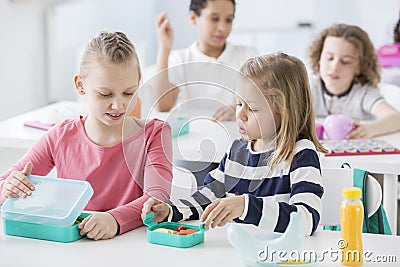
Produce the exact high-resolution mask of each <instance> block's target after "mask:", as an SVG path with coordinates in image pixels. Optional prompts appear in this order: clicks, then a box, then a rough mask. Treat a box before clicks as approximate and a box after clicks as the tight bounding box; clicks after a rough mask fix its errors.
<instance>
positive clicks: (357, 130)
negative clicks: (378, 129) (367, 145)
mask: <svg viewBox="0 0 400 267" xmlns="http://www.w3.org/2000/svg"><path fill="white" fill-rule="evenodd" d="M351 124H352V125H353V126H354V129H353V130H352V131H351V132H350V133H349V134H348V135H347V136H346V139H368V138H372V137H374V129H372V128H371V127H370V125H368V124H361V123H360V122H359V121H353V122H352V123H351Z"/></svg>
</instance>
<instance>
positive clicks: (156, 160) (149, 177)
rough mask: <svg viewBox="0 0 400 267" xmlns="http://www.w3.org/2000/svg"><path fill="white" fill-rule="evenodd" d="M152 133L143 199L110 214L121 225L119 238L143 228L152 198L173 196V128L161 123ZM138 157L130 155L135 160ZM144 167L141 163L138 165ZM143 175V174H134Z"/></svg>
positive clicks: (133, 153)
mask: <svg viewBox="0 0 400 267" xmlns="http://www.w3.org/2000/svg"><path fill="white" fill-rule="evenodd" d="M157 127H158V128H157V129H155V130H153V133H152V134H151V136H152V137H151V139H149V140H147V141H146V142H147V143H148V146H145V147H146V149H147V151H146V155H147V157H146V162H145V163H144V172H143V175H144V176H143V184H141V185H140V186H142V187H143V195H142V196H141V197H139V198H137V199H135V200H133V201H131V202H129V203H127V204H125V205H121V206H119V207H116V208H114V209H112V210H109V211H108V213H110V214H111V215H112V216H113V217H114V218H115V220H116V221H117V222H118V224H119V234H123V233H125V232H127V231H130V230H132V229H134V228H137V227H139V226H142V225H143V221H142V218H141V214H142V208H143V204H144V203H145V202H146V201H147V200H148V199H149V198H151V197H155V198H157V199H160V200H166V199H168V198H169V196H170V192H171V184H172V164H171V159H172V135H171V127H170V126H169V125H168V124H166V123H162V124H159V126H157ZM135 153H137V151H132V153H131V154H130V156H131V159H132V160H135ZM138 164H141V163H138ZM133 175H141V174H139V173H138V174H133Z"/></svg>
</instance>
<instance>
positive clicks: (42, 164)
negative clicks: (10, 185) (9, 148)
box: [0, 126, 58, 203]
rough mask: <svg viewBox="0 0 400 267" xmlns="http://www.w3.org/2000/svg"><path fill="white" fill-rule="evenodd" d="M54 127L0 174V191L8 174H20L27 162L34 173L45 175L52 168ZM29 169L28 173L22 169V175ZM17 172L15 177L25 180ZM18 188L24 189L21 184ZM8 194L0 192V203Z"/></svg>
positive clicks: (3, 190) (55, 131)
mask: <svg viewBox="0 0 400 267" xmlns="http://www.w3.org/2000/svg"><path fill="white" fill-rule="evenodd" d="M56 127H57V126H56ZM56 127H54V128H53V129H51V130H50V131H49V132H47V133H46V134H45V135H44V136H42V138H40V139H39V141H37V142H36V143H35V144H34V145H33V146H32V147H31V148H30V149H29V151H28V152H27V153H26V154H25V155H24V156H23V157H22V158H21V159H20V160H19V161H18V162H17V163H16V164H15V165H13V166H12V167H11V168H10V169H8V170H7V171H6V172H4V173H2V174H1V175H0V192H3V193H4V192H5V190H6V188H4V186H5V184H6V183H7V180H8V177H9V178H10V176H13V172H16V174H17V173H19V174H21V170H25V168H26V166H27V164H28V163H29V162H30V163H31V165H32V168H33V171H32V170H31V171H32V173H33V174H35V175H47V174H48V173H49V172H50V171H51V170H52V169H53V167H54V162H53V155H52V152H53V151H55V150H56V148H55V146H56V144H57V142H55V141H53V140H54V137H57V135H58V133H57V129H56ZM31 171H29V173H28V172H24V171H22V173H24V174H22V175H23V176H26V175H28V174H30V173H31ZM19 174H17V176H18V177H20V178H18V177H17V179H19V180H21V179H22V180H25V179H23V177H21V175H19ZM25 178H26V177H25ZM10 179H13V178H10ZM25 181H26V180H25ZM25 185H27V186H29V187H30V185H29V182H26V183H25ZM20 189H21V190H24V187H23V186H22V188H20ZM33 190H34V189H33ZM25 191H26V188H25ZM9 196H10V195H6V196H5V195H4V194H0V203H4V201H5V200H6V197H9Z"/></svg>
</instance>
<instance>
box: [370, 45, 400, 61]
mask: <svg viewBox="0 0 400 267" xmlns="http://www.w3.org/2000/svg"><path fill="white" fill-rule="evenodd" d="M376 54H377V55H378V59H379V63H380V65H381V66H382V67H398V66H400V43H394V44H387V45H383V46H381V47H380V48H379V49H378V51H377V52H376Z"/></svg>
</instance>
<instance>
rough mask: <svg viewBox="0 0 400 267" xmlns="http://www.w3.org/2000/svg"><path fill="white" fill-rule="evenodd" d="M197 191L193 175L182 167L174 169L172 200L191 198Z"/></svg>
mask: <svg viewBox="0 0 400 267" xmlns="http://www.w3.org/2000/svg"><path fill="white" fill-rule="evenodd" d="M196 190H197V181H196V178H195V177H194V175H193V173H191V172H190V171H189V170H187V169H185V168H182V167H176V166H174V167H173V170H172V187H171V199H177V198H186V197H190V196H191V195H192V194H193V193H194V192H195V191H196Z"/></svg>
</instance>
